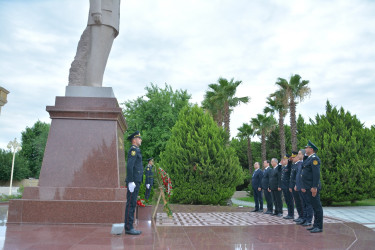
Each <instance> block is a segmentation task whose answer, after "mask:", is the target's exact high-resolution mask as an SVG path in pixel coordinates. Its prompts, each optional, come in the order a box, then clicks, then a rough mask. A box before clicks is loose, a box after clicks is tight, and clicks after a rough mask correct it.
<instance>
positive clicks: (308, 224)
mask: <svg viewBox="0 0 375 250" xmlns="http://www.w3.org/2000/svg"><path fill="white" fill-rule="evenodd" d="M302 226H304V227H308V226H311V223H309V222H305V223H303V224H302Z"/></svg>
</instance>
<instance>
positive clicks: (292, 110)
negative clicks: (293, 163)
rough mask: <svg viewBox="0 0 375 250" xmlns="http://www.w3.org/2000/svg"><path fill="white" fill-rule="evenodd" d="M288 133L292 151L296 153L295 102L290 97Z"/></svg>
mask: <svg viewBox="0 0 375 250" xmlns="http://www.w3.org/2000/svg"><path fill="white" fill-rule="evenodd" d="M289 108H290V130H291V131H290V132H291V138H292V151H297V150H298V149H297V143H298V142H297V122H296V102H295V101H294V98H293V97H291V99H290V103H289Z"/></svg>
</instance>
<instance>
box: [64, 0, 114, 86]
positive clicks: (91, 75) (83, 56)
mask: <svg viewBox="0 0 375 250" xmlns="http://www.w3.org/2000/svg"><path fill="white" fill-rule="evenodd" d="M119 22H120V0H90V11H89V17H88V22H87V27H86V29H85V30H84V32H83V34H82V36H81V39H80V41H79V43H78V47H77V53H76V56H75V58H74V61H73V62H72V65H71V68H70V72H69V86H91V87H101V86H102V83H103V75H104V70H105V67H106V64H107V60H108V56H109V53H110V51H111V48H112V44H113V40H114V39H115V38H116V37H117V35H118V33H119Z"/></svg>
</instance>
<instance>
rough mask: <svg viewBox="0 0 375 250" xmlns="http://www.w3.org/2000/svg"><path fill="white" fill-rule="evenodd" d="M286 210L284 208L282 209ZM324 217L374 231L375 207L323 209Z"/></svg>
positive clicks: (236, 201) (242, 203)
mask: <svg viewBox="0 0 375 250" xmlns="http://www.w3.org/2000/svg"><path fill="white" fill-rule="evenodd" d="M232 203H233V204H236V205H239V206H247V207H254V206H255V204H254V202H246V201H241V200H238V199H236V198H232ZM284 210H286V208H284ZM323 212H324V216H328V217H331V218H337V219H341V220H344V221H348V222H356V223H358V224H362V225H364V226H366V227H368V228H371V229H372V230H374V231H375V207H374V206H363V207H323Z"/></svg>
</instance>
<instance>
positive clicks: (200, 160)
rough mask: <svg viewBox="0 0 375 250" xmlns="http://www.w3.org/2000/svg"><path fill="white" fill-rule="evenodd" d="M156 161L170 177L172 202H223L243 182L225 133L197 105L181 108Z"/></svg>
mask: <svg viewBox="0 0 375 250" xmlns="http://www.w3.org/2000/svg"><path fill="white" fill-rule="evenodd" d="M159 165H160V166H161V167H162V168H164V169H165V170H166V171H167V172H168V174H169V175H170V177H171V179H172V184H173V195H172V196H171V202H174V203H183V204H226V201H227V200H228V199H229V198H230V197H232V195H233V193H234V191H235V189H236V186H237V185H239V184H242V183H243V176H242V173H243V172H242V169H241V166H240V163H239V160H238V157H237V156H236V153H235V150H234V149H233V148H231V147H230V146H229V142H228V134H227V133H225V131H224V130H223V129H222V128H219V127H218V126H217V124H216V123H215V122H214V120H213V119H212V117H211V116H210V115H208V114H205V113H204V112H203V110H202V109H201V108H199V107H198V106H197V105H195V106H193V107H185V108H184V109H182V110H181V112H180V114H179V117H178V120H177V122H176V124H175V126H174V127H173V128H172V131H171V137H170V139H169V140H168V142H167V144H166V148H165V151H164V152H162V153H161V155H160V164H159Z"/></svg>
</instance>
